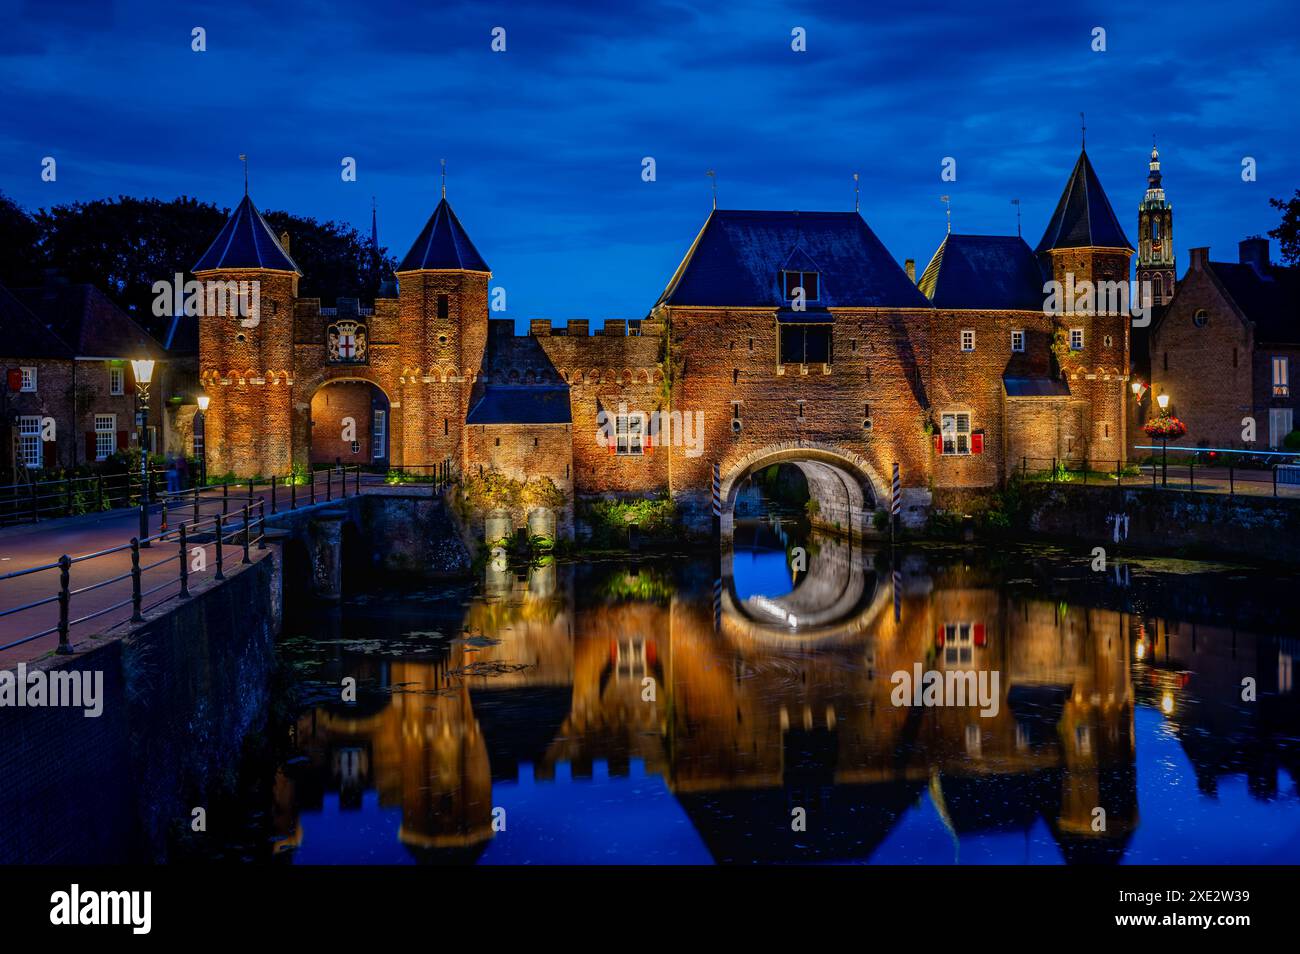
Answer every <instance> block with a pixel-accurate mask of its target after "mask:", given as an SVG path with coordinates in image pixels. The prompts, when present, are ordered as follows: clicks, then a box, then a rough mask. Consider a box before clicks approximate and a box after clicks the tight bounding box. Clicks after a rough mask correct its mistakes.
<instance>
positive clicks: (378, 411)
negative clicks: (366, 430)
mask: <svg viewBox="0 0 1300 954" xmlns="http://www.w3.org/2000/svg"><path fill="white" fill-rule="evenodd" d="M370 456H371V457H372V458H373V459H374V460H382V459H383V458H385V457H387V456H388V412H387V411H385V410H383V409H382V408H375V426H374V431H373V433H372V434H371V438H370Z"/></svg>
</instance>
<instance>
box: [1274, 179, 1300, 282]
mask: <svg viewBox="0 0 1300 954" xmlns="http://www.w3.org/2000/svg"><path fill="white" fill-rule="evenodd" d="M1268 204H1269V205H1271V206H1272V207H1273V208H1275V209H1281V210H1282V222H1281V224H1279V225H1278V227H1277V228H1275V229H1269V232H1268V234H1269V235H1271V236H1273V238H1275V239H1277V244H1278V247H1279V249H1280V250H1281V253H1282V260H1283V261H1284V262H1286V263H1287V264H1289V265H1300V189H1297V190H1296V193H1295V195H1294V196H1292V197H1291V198H1290V199H1269V200H1268Z"/></svg>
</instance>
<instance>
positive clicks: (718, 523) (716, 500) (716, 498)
mask: <svg viewBox="0 0 1300 954" xmlns="http://www.w3.org/2000/svg"><path fill="white" fill-rule="evenodd" d="M713 533H714V535H715V536H719V537H720V536H721V535H722V468H720V467H719V466H718V465H717V464H714V465H713Z"/></svg>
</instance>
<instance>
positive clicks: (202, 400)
mask: <svg viewBox="0 0 1300 954" xmlns="http://www.w3.org/2000/svg"><path fill="white" fill-rule="evenodd" d="M211 403H212V398H210V397H208V395H206V394H200V395H199V410H200V411H202V412H203V413H204V414H206V413H207V412H208V405H209V404H211Z"/></svg>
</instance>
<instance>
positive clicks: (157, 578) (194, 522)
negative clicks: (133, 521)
mask: <svg viewBox="0 0 1300 954" xmlns="http://www.w3.org/2000/svg"><path fill="white" fill-rule="evenodd" d="M361 486H362V471H361V469H360V468H359V467H357V466H355V465H349V466H340V465H335V466H330V467H323V468H320V469H313V470H311V471H309V472H307V473H302V474H297V475H290V476H288V477H283V478H281V477H276V476H273V477H271V478H269V479H256V478H254V479H249V480H246V481H240V482H239V483H233V482H227V483H223V484H220V485H216V486H208V487H201V488H200V487H196V488H191V489H190V490H184V491H179V492H174V493H164V494H160V495H159V499H158V501H157V503H156V505H154V504H151V505H150V506H148V507H145V508H143V510H142V513H143V514H144V517H143V518H142V524H143V525H145V526H147V524H148V523H149V522H150V517H151V515H152V513H153V512H156V513H157V514H158V515H159V521H158V529H157V532H156V533H148V532H141V533H140V534H138V535H136V536H134V537H132V538H131V539H130V541H129V542H127V543H123V544H120V545H118V546H113V547H109V548H107V549H104V550H99V551H96V552H94V553H87V554H83V555H81V556H76V557H74V556H70V555H68V554H64V555H63V556H61V557H59V559H58V560H56V561H54V562H52V563H45V564H42V565H39V566H32V567H25V568H23V569H20V570H14V571H12V572H10V573H5V574H3V575H0V587H2V585H3V584H5V583H9V582H12V581H24V582H25V583H29V582H30V581H31V580H32V579H34V578H39V579H42V580H44V579H46V578H49V579H50V586H49V588H48V590H47V593H48V595H41V596H38V597H36V598H35V599H29V600H27V601H25V602H22V603H19V604H18V605H15V606H12V607H7V608H4V609H0V623H3V621H5V620H10V618H12V617H17V616H18V614H21V613H32V614H38V613H39V611H40V610H41V609H42V608H43V607H50V606H52V605H54V604H57V609H58V613H57V622H54V623H52V624H51V625H46V626H43V627H41V626H39V624H38V627H37V628H36V629H35V630H34V631H32V632H29V633H26V634H24V635H22V636H21V637H19V638H17V639H10V640H9V641H7V642H5V643H4V644H3V645H0V651H4V650H8V649H13V648H14V647H17V646H21V645H23V644H25V643H29V642H32V641H34V640H38V639H42V638H45V637H48V636H51V635H54V634H55V633H57V634H58V637H59V650H58V651H59V652H69V651H70V643H69V631H70V630H71V629H72V628H73V627H76V626H80V625H82V624H84V623H88V622H92V621H94V620H98V619H101V618H104V617H107V616H109V615H110V614H112V613H115V612H116V613H118V614H119V616H121V615H122V611H123V610H124V609H125V608H126V607H127V606H130V607H131V615H130V617H129V618H130V619H132V620H139V619H141V618H142V613H143V612H145V611H146V610H148V609H152V608H154V607H156V606H158V605H160V604H161V603H163V602H166V601H167V600H170V599H177V598H180V599H186V598H188V597H189V595H190V576H191V572H192V571H191V564H190V560H189V557H188V554H190V553H191V552H192V551H194V550H195V549H196V548H197V549H201V550H202V551H203V559H204V561H205V562H206V560H207V559H208V557H209V555H210V556H211V558H212V560H213V562H214V565H215V572H214V574H213V579H215V580H222V579H224V578H225V565H226V559H227V557H226V550H227V549H228V547H230V546H232V545H233V546H235V547H236V548H237V549H240V550H242V557H241V562H244V563H247V562H250V549H251V548H252V547H253V546H254V545H256V547H257V548H259V549H264V548H265V546H266V534H265V530H266V520H267V517H268V516H270V515H274V514H276V513H279V512H281V511H290V510H297V509H299V508H300V507H308V506H312V505H314V504H318V503H328V502H330V501H333V500H336V499H339V500H341V499H345V498H347V497H349V496H355V495H356V494H358V493H360V492H361ZM169 547H174V548H175V549H174V552H172V553H171V554H170V555H168V556H165V557H162V558H160V559H156V560H149V561H148V562H143V561H145V560H146V556H145V555H146V554H148V555H150V556H152V555H153V554H154V553H156V552H157V550H158V549H160V548H163V549H165V548H169ZM142 551H143V552H142ZM128 554H129V567H128V566H127V565H126V556H127V555H128ZM95 561H100V562H99V563H95ZM91 564H93V565H95V566H104V567H106V568H107V569H106V570H105V572H106V574H107V575H106V576H104V577H103V578H101V579H96V580H93V581H91V582H87V583H85V584H83V585H79V586H74V585H73V583H72V571H73V568H74V567H81V566H83V565H91ZM164 568H168V569H164ZM155 571H160V572H155ZM42 574H44V575H45V576H41V575H42ZM56 574H57V577H58V582H57V584H56V583H55V582H54V580H53V577H54V576H55V575H56ZM146 575H152V576H153V577H154V579H153V580H151V581H148V582H146V580H145V577H146ZM127 581H129V583H130V595H126V594H127ZM115 586H116V587H117V589H116V590H113V589H112V588H113V587H115ZM92 593H97V594H99V595H100V596H101V597H103V596H104V595H105V594H108V593H111V596H108V602H107V604H106V605H98V604H96V605H94V606H92V607H89V608H88V609H87V611H86V612H85V613H83V614H82V615H80V616H76V615H74V611H75V609H76V607H75V606H74V600H77V601H79V602H82V603H83V605H85V601H86V599H87V597H88V595H89V594H92ZM160 594H163V595H161V596H160ZM152 597H159V598H158V599H157V600H155V601H154V602H152V603H150V604H149V605H148V606H145V601H146V600H148V599H150V598H152ZM100 602H101V603H102V602H103V601H102V600H100ZM46 612H47V613H48V612H49V611H48V610H47V611H46ZM105 622H106V623H108V624H110V625H111V624H116V623H118V622H122V619H121V618H119V619H112V620H106V621H105ZM6 628H12V627H6Z"/></svg>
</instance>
